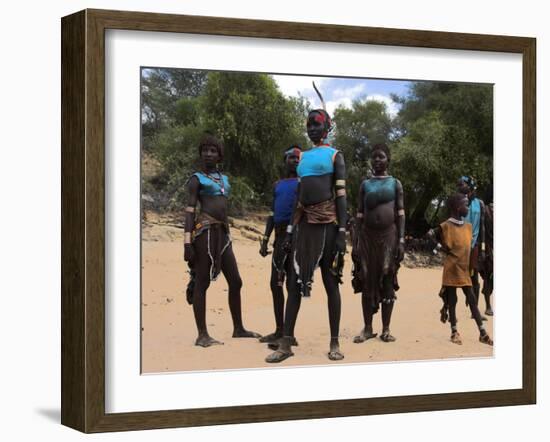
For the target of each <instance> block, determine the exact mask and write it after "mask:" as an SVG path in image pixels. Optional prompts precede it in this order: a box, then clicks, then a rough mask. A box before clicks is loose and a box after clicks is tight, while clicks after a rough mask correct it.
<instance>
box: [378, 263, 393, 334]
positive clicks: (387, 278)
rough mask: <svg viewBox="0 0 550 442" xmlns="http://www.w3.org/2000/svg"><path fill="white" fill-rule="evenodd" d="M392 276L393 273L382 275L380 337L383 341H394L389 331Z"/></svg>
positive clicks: (391, 309) (391, 305)
mask: <svg viewBox="0 0 550 442" xmlns="http://www.w3.org/2000/svg"><path fill="white" fill-rule="evenodd" d="M393 276H394V275H393V274H389V275H384V277H383V279H382V334H381V335H380V339H381V340H382V341H384V342H394V341H395V337H394V336H392V335H391V333H390V322H391V314H392V312H393V305H394V302H395V291H394V288H393Z"/></svg>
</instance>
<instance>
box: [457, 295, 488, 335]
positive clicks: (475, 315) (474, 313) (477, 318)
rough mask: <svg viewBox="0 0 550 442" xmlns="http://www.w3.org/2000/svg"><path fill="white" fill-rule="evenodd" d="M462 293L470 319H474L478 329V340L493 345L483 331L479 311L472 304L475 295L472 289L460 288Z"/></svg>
mask: <svg viewBox="0 0 550 442" xmlns="http://www.w3.org/2000/svg"><path fill="white" fill-rule="evenodd" d="M462 291H463V292H464V295H466V299H467V300H468V304H469V306H470V311H471V312H472V318H474V320H475V322H476V324H477V327H478V329H479V340H480V341H481V342H483V343H484V344H489V345H493V341H492V340H491V338H490V337H489V335H488V334H487V331H486V330H485V327H484V326H483V320H482V317H481V314H480V313H479V309H478V308H477V305H476V304H475V303H474V301H475V294H474V291H473V290H472V287H462Z"/></svg>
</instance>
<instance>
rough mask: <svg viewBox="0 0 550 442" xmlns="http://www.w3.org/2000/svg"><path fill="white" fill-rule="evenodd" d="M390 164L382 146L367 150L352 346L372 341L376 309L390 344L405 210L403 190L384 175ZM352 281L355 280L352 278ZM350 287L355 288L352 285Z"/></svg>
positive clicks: (359, 210)
mask: <svg viewBox="0 0 550 442" xmlns="http://www.w3.org/2000/svg"><path fill="white" fill-rule="evenodd" d="M390 159H391V155H390V150H389V148H388V146H386V145H385V144H377V145H375V146H374V147H373V150H372V154H371V163H372V169H373V173H374V174H373V176H372V177H371V178H369V179H367V180H365V181H363V182H362V183H361V188H360V190H359V201H358V205H357V215H356V225H355V226H354V229H353V231H354V239H353V243H354V249H353V252H352V258H353V260H354V268H358V269H360V272H359V274H358V278H359V279H360V281H361V283H360V284H359V285H360V286H361V292H362V295H361V305H362V308H363V319H364V322H365V325H364V328H363V330H362V331H361V333H360V334H359V335H358V336H355V338H354V339H353V342H355V343H361V342H365V341H366V340H368V339H371V338H374V337H376V336H377V334H376V333H374V332H373V327H372V320H373V316H374V314H375V313H376V312H377V311H378V309H379V306H380V304H382V334H381V335H380V339H381V340H382V341H384V342H393V341H395V337H394V336H392V335H391V333H390V322H391V315H392V311H393V305H394V302H395V299H396V297H395V291H396V290H398V289H399V286H398V284H397V271H398V269H399V265H400V263H401V261H402V260H403V256H404V253H405V239H404V238H405V208H404V203H403V186H402V185H401V183H400V182H399V180H398V179H396V178H394V177H392V176H390V175H388V165H389V162H390ZM354 279H356V278H354ZM354 284H355V285H358V284H357V282H355V281H354Z"/></svg>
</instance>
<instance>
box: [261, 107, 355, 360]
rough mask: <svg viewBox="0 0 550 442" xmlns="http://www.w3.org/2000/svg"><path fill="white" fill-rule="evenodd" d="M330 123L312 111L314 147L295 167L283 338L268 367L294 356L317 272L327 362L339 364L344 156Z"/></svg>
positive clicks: (310, 122) (324, 114) (325, 116)
mask: <svg viewBox="0 0 550 442" xmlns="http://www.w3.org/2000/svg"><path fill="white" fill-rule="evenodd" d="M330 129H331V119H330V116H329V115H328V113H327V112H326V111H325V110H324V109H317V110H314V111H311V112H310V113H309V115H308V119H307V133H308V136H309V138H310V139H311V141H312V142H313V144H314V145H313V147H312V148H311V149H310V150H308V151H304V152H302V155H301V157H300V163H299V164H298V167H297V173H298V178H299V184H298V199H297V204H296V207H295V210H294V212H293V216H292V222H291V224H289V226H288V228H287V235H286V239H285V247H286V248H287V249H290V250H291V260H292V272H291V274H290V275H289V279H290V281H289V283H288V290H289V293H288V300H287V305H286V309H285V320H284V336H283V337H282V338H281V339H279V341H278V344H279V347H278V349H277V350H276V351H275V352H274V353H272V354H270V355H269V356H268V357H267V358H266V361H267V362H281V361H284V360H285V359H287V358H289V357H290V356H293V355H294V353H292V350H291V345H292V344H293V343H295V337H294V326H295V324H296V318H297V316H298V311H299V309H300V303H301V298H302V296H309V293H310V290H311V284H312V281H313V273H314V271H315V269H316V268H317V267H320V268H321V274H322V278H323V285H324V287H325V290H326V293H327V300H328V312H329V324H330V336H331V338H330V345H329V352H328V358H329V359H330V360H341V359H343V358H344V355H343V354H342V352H341V351H340V344H339V340H338V334H339V328H340V310H341V305H340V290H339V287H338V284H339V282H340V276H341V263H342V255H343V254H344V253H345V250H346V221H347V215H346V191H345V186H346V182H345V163H344V157H343V155H342V153H340V152H339V151H338V150H336V149H335V148H333V147H332V146H330V145H329V144H328V143H327V141H326V139H327V137H328V133H329V131H330Z"/></svg>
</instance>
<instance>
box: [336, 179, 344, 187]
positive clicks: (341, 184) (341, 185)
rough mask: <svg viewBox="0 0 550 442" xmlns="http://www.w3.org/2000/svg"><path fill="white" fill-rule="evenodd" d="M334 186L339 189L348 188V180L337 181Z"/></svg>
mask: <svg viewBox="0 0 550 442" xmlns="http://www.w3.org/2000/svg"><path fill="white" fill-rule="evenodd" d="M334 185H335V186H339V187H346V180H336V182H335V183H334Z"/></svg>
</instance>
